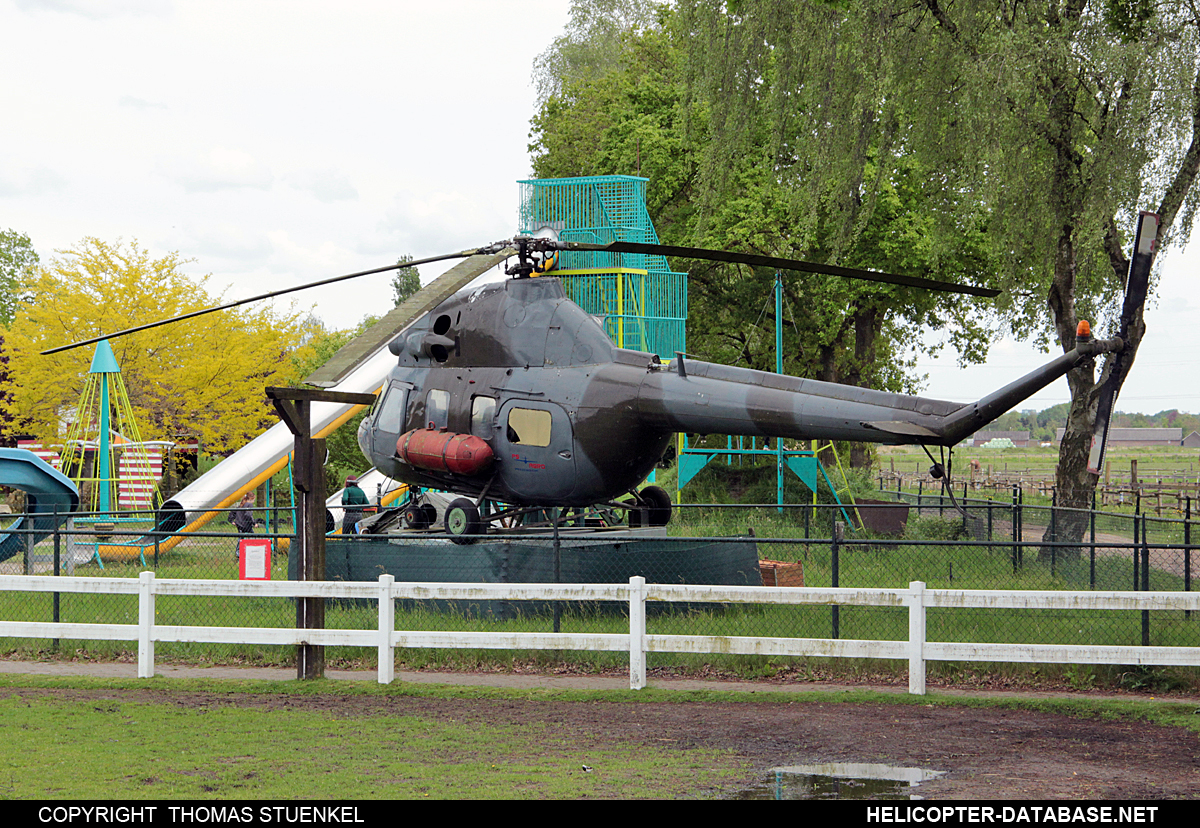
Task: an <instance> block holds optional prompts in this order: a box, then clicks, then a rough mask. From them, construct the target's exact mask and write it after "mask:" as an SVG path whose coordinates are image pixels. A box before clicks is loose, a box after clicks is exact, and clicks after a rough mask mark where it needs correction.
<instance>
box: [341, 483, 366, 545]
mask: <svg viewBox="0 0 1200 828" xmlns="http://www.w3.org/2000/svg"><path fill="white" fill-rule="evenodd" d="M368 503H370V501H369V500H367V493H366V492H364V491H363V490H362V489H360V488H359V487H358V478H357V477H353V476H351V477H347V478H346V487H345V488H344V489H342V509H343V510H344V511H343V513H342V534H343V535H357V534H358V526H357V524H358V522H359V521H360V520H362V516H363V507H364V506H366V505H367V504H368Z"/></svg>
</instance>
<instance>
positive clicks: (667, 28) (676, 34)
mask: <svg viewBox="0 0 1200 828" xmlns="http://www.w3.org/2000/svg"><path fill="white" fill-rule="evenodd" d="M577 5H586V4H577ZM680 5H681V6H682V7H683V11H682V13H678V14H677V13H674V12H671V11H668V10H660V11H659V14H658V16H657V19H656V21H655V23H654V24H653V25H641V26H630V27H628V28H627V29H626V30H625V31H623V32H622V33H621V37H620V38H619V39H617V40H616V41H615V45H614V41H613V39H612V37H611V36H610V34H609V33H607V32H606V33H604V36H602V37H600V38H598V39H597V40H596V41H595V42H594V43H593V44H592V45H593V48H595V49H597V50H600V51H604V52H605V60H604V61H600V60H597V61H591V62H588V61H577V62H576V63H572V62H571V61H568V60H566V59H564V60H561V61H559V62H558V63H551V62H547V61H545V60H543V61H542V62H541V63H540V64H539V67H538V71H539V73H540V75H539V76H538V86H539V88H540V89H547V90H550V94H549V95H548V96H547V97H546V98H545V100H544V102H543V105H542V108H541V110H540V111H539V113H538V114H537V115H536V116H535V117H534V119H533V122H532V127H533V128H532V131H531V138H532V139H533V142H532V143H531V145H530V150H531V152H532V153H533V155H534V169H535V172H536V173H537V174H538V175H539V176H541V177H555V176H564V175H583V174H607V173H621V174H640V175H644V176H647V177H648V178H649V179H650V184H649V188H648V197H647V201H648V205H647V206H648V208H649V210H650V214H651V217H652V218H653V220H654V222H655V225H656V227H657V229H658V231H659V235H660V236H661V237H662V238H663V240H664V241H665V242H668V243H679V244H694V245H698V246H705V247H716V248H725V249H733V250H741V251H746V252H760V253H770V254H776V255H788V256H795V257H798V258H804V259H810V260H814V261H830V262H836V263H840V264H846V265H851V266H869V267H874V268H880V269H885V270H893V271H899V272H914V271H916V272H924V273H928V274H929V275H933V276H935V277H940V278H944V279H954V280H968V281H969V280H971V279H978V278H979V274H980V273H982V272H984V271H985V270H986V269H987V267H988V261H987V259H988V250H987V246H986V244H985V243H984V235H983V231H984V229H985V228H984V226H983V223H982V219H981V217H980V216H979V215H973V216H972V215H965V214H964V216H962V217H956V218H958V220H957V221H956V222H954V224H955V231H956V232H955V233H954V234H948V233H943V234H942V236H943V243H942V244H941V245H938V244H935V243H934V242H932V241H931V238H932V237H934V236H935V235H936V234H937V233H938V231H939V228H940V227H941V225H943V224H947V223H950V221H949V219H947V217H946V213H947V207H946V205H945V198H944V196H943V194H942V192H941V190H940V188H938V187H937V186H936V177H935V176H931V175H929V172H928V171H927V170H926V169H924V168H922V167H921V166H920V165H919V164H918V163H916V161H915V159H906V158H897V157H896V156H895V155H894V154H891V153H889V152H888V151H887V147H888V146H889V142H892V141H894V140H895V137H894V133H895V132H897V131H899V130H900V128H901V126H903V125H904V122H903V119H902V118H900V117H899V116H898V115H895V114H889V115H887V117H886V118H885V119H884V120H885V121H886V123H887V124H888V125H889V130H890V131H883V132H878V131H877V132H878V134H872V133H870V131H866V132H864V131H862V130H859V134H865V135H867V140H865V141H863V142H859V143H861V146H858V155H857V156H856V159H855V161H856V163H857V164H858V166H857V167H856V168H852V165H849V164H843V165H841V167H840V168H839V169H840V170H842V171H847V170H849V172H846V176H849V177H848V178H845V177H844V180H842V181H841V183H839V184H835V183H833V182H832V181H831V180H825V181H824V182H823V183H822V184H821V186H820V187H815V188H813V187H808V182H809V180H810V179H813V180H815V178H816V176H812V175H811V174H810V173H811V169H810V168H811V167H813V166H816V165H819V164H821V163H824V161H825V159H824V158H822V157H814V158H813V159H811V160H810V161H809V162H807V163H805V164H801V163H800V162H799V161H797V160H796V159H795V158H794V157H793V156H794V155H795V154H796V153H797V152H799V149H800V148H802V146H801V144H802V143H803V142H801V140H800V136H806V135H808V133H811V132H812V131H813V130H814V127H813V126H812V123H811V121H806V120H804V119H802V118H793V119H791V120H790V121H789V122H788V123H787V124H786V125H777V124H775V123H774V119H775V112H776V110H777V109H778V108H779V101H778V100H777V95H778V94H779V92H778V89H779V87H778V85H777V84H778V83H779V82H780V80H781V78H783V73H782V72H781V71H780V69H779V67H775V66H772V65H771V64H770V62H769V61H764V62H763V64H762V65H761V66H755V67H752V68H750V69H744V68H739V67H737V66H734V65H733V63H734V62H735V61H736V59H737V56H738V55H740V53H737V54H735V56H734V57H729V55H728V54H727V53H726V52H725V51H724V49H725V48H726V47H727V46H728V45H729V43H730V42H731V40H736V38H731V37H729V36H727V34H726V33H724V32H722V33H719V34H717V35H713V36H712V37H711V38H710V39H709V40H708V41H705V39H704V37H703V36H702V33H701V30H702V29H703V28H704V26H705V25H706V23H705V22H704V21H703V20H701V19H700V16H699V15H698V14H697V13H696V12H695V11H694V10H691V9H689V8H687V5H686V4H680ZM710 8H712V9H715V7H710ZM714 14H718V15H719V14H722V12H720V11H719V10H715V11H714ZM573 18H574V12H573ZM568 33H569V34H571V39H570V45H571V48H572V49H573V50H575V51H574V52H573V53H572V54H577V53H578V52H580V51H581V50H585V48H586V47H587V45H588V43H589V42H591V41H587V40H586V39H585V38H583V37H582V36H581V35H579V34H578V32H573V31H572V29H571V28H570V27H569V29H568ZM756 35H757V31H755V32H749V33H738V35H737V36H739V37H740V36H745V37H746V38H748V39H753V38H754V37H755V36H756ZM815 36H816V35H815V33H814V37H815ZM700 41H705V42H704V45H703V46H701V45H698V43H699V42H700ZM557 43H558V41H556V44H557ZM828 51H829V49H828V47H827V46H826V47H825V49H824V51H823V52H822V54H823V55H825V54H826V53H827V52H828ZM863 51H864V52H865V51H866V50H865V49H864V50H863ZM718 55H719V56H720V57H716V56H718ZM725 60H728V63H725V64H723V63H721V61H725ZM577 64H578V65H583V66H586V67H588V68H587V70H586V71H579V70H575V69H572V67H573V66H575V65H577ZM598 66H599V67H603V69H602V73H601V70H600V69H597V68H596V67H598ZM556 67H557V69H558V71H561V72H562V73H563V74H562V75H561V76H559V77H556V78H555V79H553V81H550V80H547V79H546V78H545V77H544V75H545V74H546V73H547V72H549V71H551V70H552V69H555V68H556ZM563 67H565V68H563ZM739 72H744V73H745V74H746V75H747V77H751V78H752V79H753V81H752V82H745V83H743V82H741V81H737V80H735V81H730V80H729V76H730V75H734V76H739V75H738V73H739ZM739 77H740V76H739ZM731 101H736V104H733V103H730V102H731ZM729 107H733V108H735V109H736V110H737V111H736V113H733V114H730V113H729V112H728V111H727V110H728V108H729ZM820 114H821V116H822V117H824V115H825V114H826V113H820ZM735 124H736V127H735V126H734V125H735ZM851 129H852V127H848V128H847V130H846V131H847V132H849V131H851ZM793 133H794V134H793ZM781 136H784V137H781ZM839 137H840V136H839ZM806 140H808V139H806ZM824 140H828V136H822V137H821V139H820V140H819V141H817V140H810V141H809V144H808V145H810V146H811V145H815V144H818V143H820V142H821V141H824ZM855 140H856V142H857V140H858V139H857V138H856V139H855ZM800 167H803V168H804V169H803V170H798V168H800ZM800 172H802V173H803V176H802V177H803V182H804V186H799V185H798V184H797V180H796V176H797V175H798V174H799V173H800ZM851 173H853V174H852V175H851ZM847 182H849V183H847ZM856 183H857V186H856ZM846 193H849V194H850V197H846ZM675 266H676V267H678V268H679V269H682V270H687V271H688V273H689V295H688V300H689V310H688V317H689V319H688V337H689V344H688V350H689V351H692V352H694V353H698V354H702V355H703V356H705V357H706V358H709V359H712V360H715V361H719V362H730V363H735V364H738V363H740V364H745V365H748V366H751V367H755V368H761V369H766V370H773V369H774V368H775V348H774V342H775V335H774V330H773V328H774V321H773V316H774V315H773V313H772V312H771V310H770V306H771V305H772V302H773V300H772V297H773V287H772V286H773V282H774V275H775V274H774V273H773V272H768V271H763V272H755V271H752V270H751V269H749V268H741V267H736V266H730V265H725V264H716V263H712V262H676V263H675ZM785 297H786V298H785V306H786V308H787V311H786V312H785V319H784V325H785V330H784V332H783V339H784V346H783V351H784V370H785V371H787V372H788V373H792V374H798V375H801V376H815V377H818V378H820V379H824V380H827V381H834V382H843V383H848V384H853V385H866V386H870V387H875V388H885V389H891V390H905V389H908V390H911V389H912V378H911V377H910V376H908V375H907V374H906V371H905V367H906V366H905V365H904V364H902V362H901V360H900V359H899V358H898V356H897V355H898V354H899V353H901V352H902V351H903V350H904V348H905V347H906V346H908V345H918V344H919V339H918V333H919V331H920V330H921V328H922V326H925V325H935V326H939V327H941V326H949V327H950V329H951V331H952V333H951V340H952V341H953V342H954V344H955V345H957V346H959V350H960V353H961V354H963V355H964V356H965V358H967V359H978V358H979V357H980V356H981V355H982V352H983V349H982V348H981V347H980V343H986V341H987V335H986V334H985V333H983V332H982V330H981V321H980V319H979V318H978V314H977V312H975V311H974V309H973V307H974V306H973V305H972V304H970V303H967V302H964V301H963V300H960V299H951V298H946V297H935V296H930V295H928V294H920V293H918V292H916V291H911V290H907V289H903V288H891V287H882V288H881V287H880V286H879V285H876V284H865V283H850V282H846V281H844V280H840V279H837V278H833V277H830V278H825V277H819V276H804V277H799V276H796V275H791V274H789V275H787V276H786V278H785ZM865 461H866V454H865V452H863V451H862V450H861V449H860V450H859V451H856V452H855V453H854V462H855V463H856V464H859V465H861V464H863V463H865Z"/></svg>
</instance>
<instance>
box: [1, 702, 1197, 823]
mask: <svg viewBox="0 0 1200 828" xmlns="http://www.w3.org/2000/svg"><path fill="white" fill-rule="evenodd" d="M762 689H778V688H774V687H765V688H762ZM20 692H21V693H22V694H27V693H39V694H42V693H44V694H54V695H58V696H62V697H73V698H88V699H120V700H124V701H138V702H147V703H154V704H164V705H177V706H183V707H205V708H209V709H211V708H214V707H221V706H226V705H231V706H237V707H242V708H251V709H254V708H257V709H263V710H278V709H289V710H297V709H303V710H314V711H325V712H328V713H329V714H330V715H332V716H337V717H350V718H353V717H357V718H361V719H363V720H371V719H377V718H381V717H382V718H387V717H396V716H419V717H421V718H424V719H427V720H430V721H449V720H456V721H459V722H462V721H464V720H466V721H480V722H488V723H492V724H495V723H505V724H519V723H530V722H537V723H543V724H546V725H547V726H550V727H552V728H553V729H554V730H555V732H561V733H564V734H567V735H569V737H570V739H571V741H572V743H574V744H576V745H579V746H582V747H584V748H585V749H586V748H587V747H589V746H594V747H595V748H596V749H597V750H599V749H601V748H615V747H619V746H628V745H629V744H631V743H632V744H636V745H642V746H644V747H646V748H647V749H663V748H666V749H668V750H679V751H688V750H694V749H697V748H717V749H723V750H728V751H731V752H732V753H733V754H734V755H735V756H736V757H738V758H739V759H740V760H741V761H742V762H743V763H744V765H745V767H746V768H747V771H746V774H745V776H744V778H743V779H742V780H741V781H740V782H738V783H737V784H734V785H731V786H730V787H729V789H727V790H723V791H695V792H694V793H695V795H698V796H711V795H714V794H715V795H718V796H733V795H736V794H737V793H738V791H740V790H745V789H747V788H749V787H751V786H752V785H754V784H755V783H757V782H759V781H761V780H762V779H763V778H764V773H765V772H766V771H767V770H769V769H770V768H774V767H779V766H788V765H797V764H812V763H822V762H872V763H886V764H892V765H901V766H906V767H919V768H925V769H930V770H938V771H944V772H946V775H945V776H944V777H941V778H939V779H936V780H933V781H929V782H926V783H923V784H922V785H921V787H920V793H921V795H922V796H924V797H926V798H931V799H1016V798H1035V799H1084V798H1086V799H1158V798H1184V799H1192V798H1196V797H1197V796H1200V738H1198V737H1197V735H1196V734H1195V733H1192V732H1190V731H1187V730H1184V729H1183V728H1169V727H1162V726H1157V725H1150V724H1143V723H1138V722H1127V721H1103V720H1099V719H1080V718H1071V717H1067V716H1060V715H1055V714H1049V713H1037V712H1030V711H1023V710H1001V709H971V708H965V707H940V706H933V705H886V704H830V703H824V702H806V701H803V695H802V694H799V693H798V694H797V695H796V700H795V701H790V702H769V703H758V702H730V703H719V702H684V703H635V704H619V703H607V702H599V703H595V702H593V703H587V702H557V701H545V702H543V701H525V700H517V701H514V700H503V699H498V700H464V699H450V700H441V699H426V698H418V697H412V696H392V697H363V696H350V697H347V696H342V695H334V694H328V695H293V694H287V695H279V696H267V695H264V694H245V693H220V694H216V693H195V692H187V691H174V690H172V689H170V688H169V687H168V688H156V689H147V690H140V689H139V690H132V691H131V690H112V691H105V690H97V691H84V690H51V689H37V690H35V689H31V688H21V690H20ZM1197 714H1198V715H1200V707H1197Z"/></svg>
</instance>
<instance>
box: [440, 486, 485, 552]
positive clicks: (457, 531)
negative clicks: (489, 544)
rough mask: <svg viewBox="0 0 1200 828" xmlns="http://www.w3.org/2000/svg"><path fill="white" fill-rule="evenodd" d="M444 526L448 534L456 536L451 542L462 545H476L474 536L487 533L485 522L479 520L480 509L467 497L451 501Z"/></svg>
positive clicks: (447, 508)
mask: <svg viewBox="0 0 1200 828" xmlns="http://www.w3.org/2000/svg"><path fill="white" fill-rule="evenodd" d="M444 525H445V527H446V534H448V535H453V536H454V537H452V538H451V540H453V541H454V542H455V543H457V544H462V545H466V544H468V543H474V542H475V541H476V538H475V537H474V536H476V535H482V534H484V532H485V531H486V527H485V526H484V523H483V521H482V520H480V518H479V509H477V508H475V503H474V502H473V501H470V500H468V499H467V498H465V497H460V498H458V499H457V500H454V501H451V503H450V505H449V506H447V507H446V519H445V522H444Z"/></svg>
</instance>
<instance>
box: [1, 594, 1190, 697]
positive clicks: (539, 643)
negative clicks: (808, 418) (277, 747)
mask: <svg viewBox="0 0 1200 828" xmlns="http://www.w3.org/2000/svg"><path fill="white" fill-rule="evenodd" d="M0 590H2V591H17V592H85V593H88V592H90V593H107V594H130V595H132V594H136V595H137V596H138V622H137V624H105V623H87V624H83V623H63V622H45V621H0V636H5V637H18V638H25V637H36V638H50V637H61V638H89V639H108V640H118V641H137V642H138V676H139V677H140V678H149V677H152V676H153V675H154V645H155V643H156V642H160V641H172V642H179V641H189V642H207V643H254V644H269V645H297V644H308V645H316V646H333V645H343V646H352V647H373V648H375V649H376V650H377V652H378V681H379V683H381V684H390V683H391V682H392V681H393V679H394V678H395V673H394V664H395V655H394V649H395V648H396V647H445V648H453V647H460V648H500V649H559V650H572V649H582V650H609V651H627V652H628V653H629V686H630V688H631V689H635V690H636V689H640V688H642V687H645V686H646V654H647V653H651V652H671V653H738V654H754V655H781V656H822V657H829V658H884V659H898V660H907V661H908V663H909V692H910V693H914V694H918V695H923V694H924V693H925V668H926V664H927V662H929V661H994V662H1067V663H1087V664H1152V665H1182V666H1200V647H1145V646H1142V647H1134V646H1093V645H1075V646H1062V645H1044V644H997V643H972V642H936V641H928V640H927V636H926V612H927V610H929V609H939V608H981V609H991V610H997V609H1039V610H1044V609H1050V610H1079V609H1089V610H1142V611H1150V610H1185V611H1187V610H1200V594H1197V593H1180V592H1115V591H1106V592H1098V591H1087V592H1066V591H1057V590H1056V591H1010V590H954V589H926V587H925V584H924V582H921V581H913V582H911V583H910V584H909V586H908V588H907V589H855V588H829V587H825V588H818V587H726V586H710V585H705V586H692V585H679V584H670V585H666V584H647V583H646V581H645V579H644V578H641V577H633V578H630V579H629V583H628V584H462V583H459V584H454V583H396V582H395V580H394V578H393V577H392V576H391V575H381V576H380V577H379V580H378V581H377V582H369V581H368V582H345V581H324V582H320V581H256V582H231V581H224V580H190V579H189V580H176V579H156V578H155V577H154V573H153V572H142V573H141V575H140V576H139V578H138V580H137V581H133V580H132V579H113V578H80V577H67V578H63V577H44V576H20V575H17V576H9V577H6V578H3V579H0ZM160 595H163V596H167V595H205V596H234V597H237V596H240V597H245V598H263V597H274V598H309V597H312V598H342V599H367V600H372V601H375V602H376V605H377V609H378V626H377V628H376V629H367V630H349V629H320V630H313V629H291V628H263V627H202V626H181V625H159V624H156V623H155V599H156V598H157V597H158V596H160ZM399 599H465V600H504V601H558V600H561V601H580V600H584V601H621V602H627V603H628V606H629V630H628V632H627V633H620V634H612V633H608V634H604V633H541V632H486V631H485V632H469V631H461V630H456V631H405V630H396V629H395V602H396V601H397V600H399ZM714 601H715V602H721V603H742V604H818V605H831V606H854V605H858V606H877V607H878V606H882V607H907V608H908V639H907V640H906V641H904V640H900V641H886V640H853V639H850V640H847V639H833V638H828V639H826V638H784V637H770V636H711V635H657V634H648V633H647V630H646V606H647V604H648V603H651V602H714Z"/></svg>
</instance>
